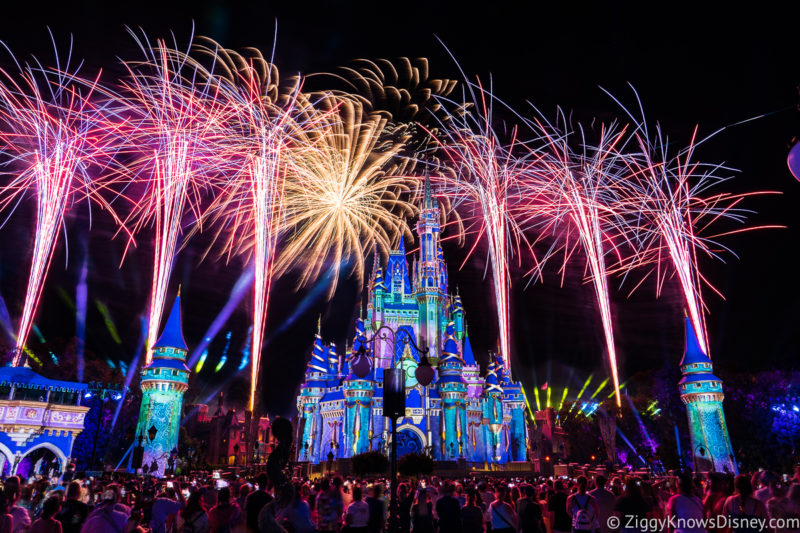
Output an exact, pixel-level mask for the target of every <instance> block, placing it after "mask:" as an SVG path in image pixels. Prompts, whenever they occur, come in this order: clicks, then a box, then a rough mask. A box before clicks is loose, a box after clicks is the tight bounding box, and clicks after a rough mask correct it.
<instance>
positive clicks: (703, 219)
mask: <svg viewBox="0 0 800 533" xmlns="http://www.w3.org/2000/svg"><path fill="white" fill-rule="evenodd" d="M634 94H635V91H634ZM637 100H638V95H637ZM617 102H619V101H617ZM623 109H625V108H624V107H623ZM639 111H640V113H641V117H642V118H641V120H637V119H636V118H635V117H634V115H633V114H632V113H631V112H630V111H628V110H627V109H625V112H626V113H627V114H628V116H629V117H630V118H631V119H632V120H633V121H635V122H636V126H637V127H636V129H635V131H634V133H633V134H632V136H631V137H632V141H633V142H632V143H630V144H631V145H632V146H631V148H630V149H629V150H627V151H626V153H625V154H623V157H624V158H625V160H626V161H627V164H628V165H629V169H630V178H629V179H628V180H626V183H625V187H622V188H619V189H618V192H619V202H618V206H619V209H620V210H621V211H625V212H626V213H625V216H624V219H620V220H621V222H622V224H623V225H624V226H625V227H626V228H628V230H629V231H630V232H631V233H630V234H631V235H632V236H633V239H635V241H636V252H635V254H634V256H633V257H632V258H629V259H626V260H624V261H623V262H622V263H621V265H620V269H621V270H625V271H628V270H630V269H632V268H636V267H643V266H648V265H652V267H651V270H655V272H656V277H657V292H658V293H660V291H661V289H662V287H663V283H664V281H665V279H666V275H667V272H668V270H667V269H665V268H663V264H664V261H663V259H664V258H667V259H668V261H669V263H671V265H672V267H673V268H672V270H673V272H674V274H675V275H676V277H677V278H678V280H679V282H680V286H681V290H682V292H683V296H684V302H685V304H686V313H687V315H688V316H689V319H690V320H691V321H692V325H693V326H694V330H695V332H697V337H698V340H699V342H700V346H701V348H702V349H703V351H704V352H705V353H707V354H708V353H709V345H708V332H707V329H706V324H705V311H706V306H705V304H704V302H703V295H702V285H703V283H705V284H706V285H707V286H708V287H709V288H710V289H711V290H712V291H714V292H716V293H717V294H720V293H719V291H718V290H717V289H716V288H714V287H713V285H711V283H710V282H709V281H708V280H707V279H705V278H704V277H703V275H702V273H701V272H700V270H699V267H698V262H697V258H698V254H702V255H706V256H708V257H713V258H718V259H721V256H720V253H719V252H720V251H721V250H727V248H726V247H725V246H723V245H722V244H720V243H719V242H718V241H717V240H716V239H717V238H718V237H720V236H721V235H711V236H705V235H704V234H705V233H706V232H707V231H708V229H709V227H710V226H711V225H712V224H714V223H716V222H719V221H721V220H729V221H734V222H738V223H743V222H744V221H745V217H746V215H747V214H748V211H746V210H744V209H741V208H739V207H738V206H739V204H740V203H741V201H742V200H743V199H744V198H746V197H748V196H753V195H760V194H765V193H763V192H754V193H747V194H738V195H734V194H728V193H717V194H709V193H708V191H709V189H711V188H713V187H714V186H717V185H719V184H721V183H723V182H725V181H727V180H728V179H730V177H731V175H732V174H733V172H734V171H733V169H730V168H728V167H725V166H723V165H719V164H710V163H704V162H698V161H695V160H694V154H695V150H696V148H697V145H698V144H700V143H702V142H703V141H704V140H706V139H708V137H706V139H703V140H700V141H698V139H697V128H695V130H694V131H693V133H692V136H691V139H690V141H689V144H688V146H686V147H684V148H682V149H680V150H676V151H675V152H674V153H670V151H669V145H670V143H669V141H668V139H667V138H666V136H665V135H664V133H663V131H662V129H661V127H660V125H658V124H657V125H656V126H655V131H654V133H653V134H652V135H651V133H650V130H649V128H648V124H647V122H646V120H645V118H644V111H643V108H642V107H641V102H639ZM719 131H722V130H719ZM719 131H717V132H714V133H713V134H712V136H713V135H716V134H717V133H719ZM764 227H765V226H761V227H751V228H745V229H744V230H740V231H747V230H752V229H763V228H764Z"/></svg>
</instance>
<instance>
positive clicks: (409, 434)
mask: <svg viewBox="0 0 800 533" xmlns="http://www.w3.org/2000/svg"><path fill="white" fill-rule="evenodd" d="M426 440H427V439H425V434H424V433H423V432H422V431H420V429H419V428H417V427H416V426H412V425H411V424H404V425H402V426H400V427H398V428H397V456H398V457H402V456H404V455H405V454H407V453H425V446H426V444H427V443H426Z"/></svg>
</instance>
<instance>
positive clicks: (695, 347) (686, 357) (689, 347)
mask: <svg viewBox="0 0 800 533" xmlns="http://www.w3.org/2000/svg"><path fill="white" fill-rule="evenodd" d="M684 321H685V323H686V348H685V350H684V352H683V360H682V361H681V366H684V365H690V364H693V363H711V359H710V358H709V357H708V355H707V354H706V353H705V352H704V351H703V349H702V348H701V347H700V341H699V340H698V338H697V332H696V331H695V330H694V326H693V325H692V320H691V319H690V318H689V317H686V318H684Z"/></svg>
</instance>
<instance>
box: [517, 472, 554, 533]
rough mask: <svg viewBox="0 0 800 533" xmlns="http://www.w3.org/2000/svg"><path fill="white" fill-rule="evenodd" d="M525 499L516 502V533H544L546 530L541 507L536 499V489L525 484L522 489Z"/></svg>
mask: <svg viewBox="0 0 800 533" xmlns="http://www.w3.org/2000/svg"><path fill="white" fill-rule="evenodd" d="M522 490H523V492H524V494H525V497H523V498H520V499H519V501H518V502H517V516H518V517H519V521H518V524H517V532H518V533H546V531H547V528H546V527H545V524H544V515H543V514H542V506H541V505H540V504H539V500H537V498H536V489H535V488H534V487H533V485H529V484H526V485H525V486H524V487H523V489H522Z"/></svg>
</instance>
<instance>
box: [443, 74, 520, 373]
mask: <svg viewBox="0 0 800 533" xmlns="http://www.w3.org/2000/svg"><path fill="white" fill-rule="evenodd" d="M468 87H469V88H470V92H471V94H472V97H473V99H474V100H475V109H477V111H476V112H468V111H467V110H466V109H465V106H463V105H459V106H456V109H455V110H453V109H452V108H453V107H454V102H452V101H449V100H446V99H444V98H442V102H443V103H444V106H443V110H444V111H443V113H444V114H445V118H443V119H442V121H441V123H440V131H439V132H438V133H435V134H434V135H435V138H436V140H437V141H438V143H439V146H440V148H439V149H440V151H441V153H442V154H443V159H444V160H445V162H447V163H449V165H450V166H451V167H452V169H451V174H452V176H450V177H447V176H445V177H441V176H440V177H439V181H440V182H441V183H442V190H443V193H444V195H445V196H447V197H449V198H450V200H451V201H452V203H453V207H454V208H455V209H458V210H460V216H461V217H464V218H468V219H469V218H472V219H473V222H474V225H475V226H477V227H478V229H477V230H476V231H477V234H478V235H477V238H476V239H475V245H473V247H472V249H471V250H470V252H469V254H468V255H470V254H471V253H472V252H474V250H475V246H476V245H477V243H478V242H479V241H480V237H481V236H483V235H486V241H487V244H488V249H489V261H488V266H489V267H490V269H491V273H492V282H493V285H494V293H495V306H496V310H497V323H498V324H497V325H498V333H499V344H500V345H499V351H500V355H501V357H502V360H503V365H504V366H505V367H506V368H508V369H509V371H510V369H511V353H510V352H511V342H510V339H509V333H510V322H509V291H510V288H511V281H510V275H509V261H510V257H511V256H513V255H514V251H515V250H518V249H519V247H520V245H521V243H522V242H523V241H524V237H523V236H522V233H521V231H520V228H519V226H518V225H517V222H516V220H515V219H514V218H513V217H512V216H511V214H510V207H511V206H510V205H509V202H510V199H511V198H514V197H515V196H516V194H517V193H516V189H517V182H518V180H519V179H520V177H521V176H522V175H523V173H524V170H525V169H526V168H527V165H528V164H529V161H528V160H527V159H526V158H524V157H522V158H520V157H516V156H515V155H514V152H515V150H516V147H517V144H518V142H517V139H516V129H515V130H514V131H513V132H512V134H511V140H510V141H509V142H508V144H505V145H504V144H503V143H502V142H501V140H500V139H499V137H498V135H497V134H496V132H495V131H494V130H493V128H492V102H493V100H494V96H493V95H492V94H491V92H489V91H485V90H484V89H483V88H482V87H480V86H479V85H473V84H468ZM476 96H477V97H476ZM517 255H518V257H519V254H517Z"/></svg>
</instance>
